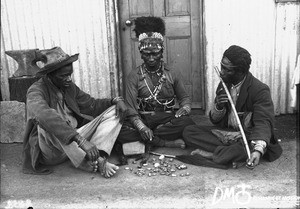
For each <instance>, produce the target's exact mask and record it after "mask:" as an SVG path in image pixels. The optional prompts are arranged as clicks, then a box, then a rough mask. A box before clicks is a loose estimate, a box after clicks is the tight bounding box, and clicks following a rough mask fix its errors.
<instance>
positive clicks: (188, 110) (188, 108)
mask: <svg viewBox="0 0 300 209" xmlns="http://www.w3.org/2000/svg"><path fill="white" fill-rule="evenodd" d="M182 108H183V109H184V110H185V111H186V112H187V113H190V112H191V107H190V106H189V105H185V106H183V107H182Z"/></svg>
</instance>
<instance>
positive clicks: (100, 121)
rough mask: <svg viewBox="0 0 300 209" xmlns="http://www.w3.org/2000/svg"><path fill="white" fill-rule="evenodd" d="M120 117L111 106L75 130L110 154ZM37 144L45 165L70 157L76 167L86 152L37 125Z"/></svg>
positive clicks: (83, 159)
mask: <svg viewBox="0 0 300 209" xmlns="http://www.w3.org/2000/svg"><path fill="white" fill-rule="evenodd" d="M121 126H122V125H121V124H120V119H119V118H118V117H116V108H115V106H111V107H110V108H108V109H107V110H106V111H104V112H103V113H102V114H100V115H99V116H97V117H96V118H95V119H94V120H92V121H90V122H89V123H87V124H86V125H84V126H82V127H80V128H79V129H77V130H76V131H77V132H78V133H79V134H80V135H81V136H83V137H85V138H86V139H87V140H88V141H90V142H91V143H93V144H94V145H96V147H97V148H98V149H99V150H101V151H104V152H105V153H107V154H108V155H110V153H111V151H112V148H113V146H114V144H115V141H116V138H117V136H118V134H119V132H120V129H121ZM38 133H39V146H40V149H41V151H42V156H43V163H44V164H45V165H56V164H59V163H62V162H64V161H66V160H67V159H70V161H71V162H72V164H73V165H74V166H75V167H76V168H77V167H79V166H80V165H82V163H83V162H87V161H86V160H85V155H86V153H85V152H84V151H83V150H82V149H81V148H80V147H78V145H77V143H76V142H72V143H70V144H68V145H66V144H63V143H61V142H60V140H59V139H57V138H56V137H55V136H54V135H52V134H51V133H48V132H46V131H45V130H44V129H42V128H40V127H38Z"/></svg>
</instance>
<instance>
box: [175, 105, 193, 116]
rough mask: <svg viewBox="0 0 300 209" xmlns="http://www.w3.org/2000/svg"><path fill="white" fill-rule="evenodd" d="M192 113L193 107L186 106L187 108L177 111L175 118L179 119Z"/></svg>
mask: <svg viewBox="0 0 300 209" xmlns="http://www.w3.org/2000/svg"><path fill="white" fill-rule="evenodd" d="M190 112H191V107H190V106H189V105H185V106H183V107H181V108H179V110H177V112H176V114H175V117H176V118H179V117H181V116H182V115H188V114H190Z"/></svg>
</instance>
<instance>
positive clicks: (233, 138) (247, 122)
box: [211, 112, 253, 145]
mask: <svg viewBox="0 0 300 209" xmlns="http://www.w3.org/2000/svg"><path fill="white" fill-rule="evenodd" d="M252 114H253V113H252V112H244V113H240V114H239V118H240V121H241V123H242V124H243V130H244V132H245V134H246V135H248V134H250V133H251V129H252V122H251V119H252ZM211 132H212V134H214V135H215V136H216V137H217V138H218V139H219V140H220V141H221V142H222V143H223V144H224V145H231V144H234V143H236V142H237V141H238V140H240V139H242V134H241V132H240V131H224V130H219V129H212V130H211Z"/></svg>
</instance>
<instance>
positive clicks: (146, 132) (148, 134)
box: [139, 126, 153, 141]
mask: <svg viewBox="0 0 300 209" xmlns="http://www.w3.org/2000/svg"><path fill="white" fill-rule="evenodd" d="M139 132H140V134H141V137H142V139H143V140H144V141H152V138H153V131H152V130H151V129H150V128H148V127H147V126H144V127H143V128H142V129H141V130H139Z"/></svg>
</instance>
